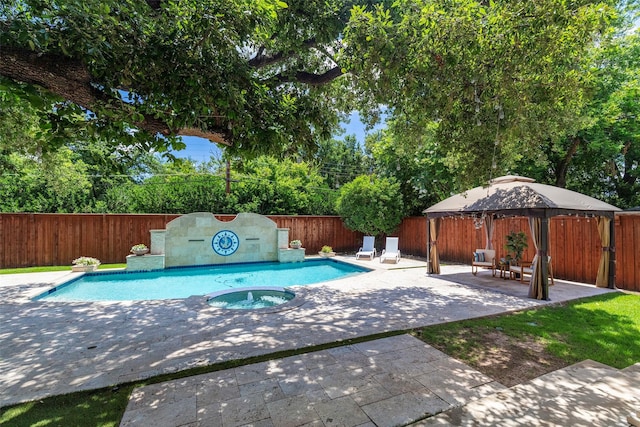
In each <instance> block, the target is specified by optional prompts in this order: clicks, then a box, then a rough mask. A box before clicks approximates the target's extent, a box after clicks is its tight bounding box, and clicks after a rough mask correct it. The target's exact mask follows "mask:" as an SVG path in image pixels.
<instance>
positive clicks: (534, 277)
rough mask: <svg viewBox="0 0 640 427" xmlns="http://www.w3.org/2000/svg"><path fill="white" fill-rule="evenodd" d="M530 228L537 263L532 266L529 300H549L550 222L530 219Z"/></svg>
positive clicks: (542, 219) (541, 219)
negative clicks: (548, 248) (548, 254)
mask: <svg viewBox="0 0 640 427" xmlns="http://www.w3.org/2000/svg"><path fill="white" fill-rule="evenodd" d="M529 228H530V230H531V240H533V246H534V247H535V248H536V254H537V257H536V260H537V261H536V262H535V263H534V264H533V265H532V266H531V269H532V270H533V272H532V273H533V274H531V281H530V282H529V298H535V299H540V300H542V299H544V300H546V299H548V297H549V284H548V283H547V280H548V277H549V270H548V263H547V245H548V243H547V242H548V236H549V220H548V219H547V218H531V217H530V218H529Z"/></svg>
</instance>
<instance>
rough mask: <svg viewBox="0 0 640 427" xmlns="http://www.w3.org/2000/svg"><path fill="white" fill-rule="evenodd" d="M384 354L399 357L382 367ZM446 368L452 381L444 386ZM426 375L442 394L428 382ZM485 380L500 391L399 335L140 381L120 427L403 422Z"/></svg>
mask: <svg viewBox="0 0 640 427" xmlns="http://www.w3.org/2000/svg"><path fill="white" fill-rule="evenodd" d="M381 360H384V361H388V362H391V361H392V360H393V361H395V362H397V363H384V364H382V365H381V364H380V363H379V362H380V361H381ZM354 361H357V363H356V366H355V367H354V365H353V363H354ZM419 364H422V365H425V366H424V367H423V368H422V369H418V371H419V372H423V374H422V376H421V378H422V380H419V379H417V378H416V377H415V376H414V375H412V374H411V373H410V372H407V371H406V367H407V366H409V365H411V366H414V367H416V368H417V367H418V365H419ZM451 370H455V374H454V377H453V380H452V381H451V382H450V383H448V384H447V387H446V388H443V387H441V385H442V384H443V382H444V381H443V380H442V378H446V377H447V372H449V371H451ZM426 372H430V374H429V373H426ZM430 375H431V376H433V377H434V378H437V380H436V381H434V382H433V384H435V385H436V387H439V388H441V389H442V392H443V396H441V395H440V391H435V390H434V389H431V388H430V387H429V386H428V385H426V383H428V381H425V378H426V377H428V376H430ZM485 384H491V387H492V390H494V391H497V390H500V389H504V387H502V386H500V385H499V384H497V383H495V382H493V380H492V379H491V378H488V377H486V376H484V375H482V374H480V373H479V372H477V371H475V370H473V369H471V368H469V367H468V366H466V365H464V364H463V363H461V362H459V361H457V360H454V359H451V358H450V357H448V356H446V355H445V354H443V353H441V352H439V351H437V350H435V349H433V348H432V347H431V346H429V345H426V344H424V343H423V342H422V341H420V340H418V339H416V338H413V337H411V336H409V335H399V336H394V337H388V338H383V339H379V340H374V341H370V342H366V343H361V344H354V345H346V346H343V347H338V348H333V349H329V350H322V351H318V352H313V353H308V354H304V355H301V356H292V357H287V358H284V359H278V360H273V361H269V362H261V363H255V364H252V365H247V366H241V367H238V368H234V369H229V370H227V371H223V372H219V373H215V374H206V375H201V376H194V377H189V378H187V379H183V380H175V381H169V382H166V383H163V384H156V385H152V386H148V387H142V388H140V389H137V390H136V391H135V392H134V393H133V394H132V397H131V400H130V403H129V406H128V408H127V411H126V413H125V415H124V418H123V419H122V426H127V427H130V426H142V425H164V426H179V425H182V424H187V423H193V422H200V423H202V424H205V421H204V420H205V419H207V420H209V421H208V422H207V423H206V424H207V425H223V426H242V425H245V424H253V423H262V424H264V425H274V426H278V427H280V426H283V427H284V426H301V425H318V426H361V425H367V424H369V425H377V426H394V425H404V424H406V423H409V422H412V421H416V420H419V419H421V418H423V417H425V416H427V415H433V414H436V413H439V412H442V411H443V410H445V409H448V408H450V407H451V406H452V404H451V403H450V402H448V401H447V399H449V396H450V395H452V394H453V395H456V396H458V398H459V400H458V402H457V403H460V402H462V401H463V400H462V399H461V398H460V396H465V398H464V401H469V400H473V399H475V398H478V397H482V396H484V395H485V394H486V391H485V390H483V389H482V387H481V386H483V385H485ZM212 386H213V387H212ZM436 387H434V388H436ZM212 388H213V390H212ZM205 389H206V390H209V392H208V393H205V392H204V390H205ZM222 389H224V390H225V392H221V390H222ZM196 390H197V392H196ZM181 391H182V393H181ZM229 391H230V392H229ZM227 392H229V393H227ZM238 393H239V394H240V396H239V397H238ZM196 394H197V407H194V405H193V401H194V399H195V398H196ZM177 404H182V406H180V408H179V410H175V411H173V412H172V413H171V414H170V415H168V414H167V413H166V412H167V411H166V410H164V409H162V410H160V409H159V406H174V407H176V408H177V406H176V405H177ZM216 412H217V413H216ZM194 418H195V419H194ZM216 420H218V421H219V422H220V423H221V424H215V422H216Z"/></svg>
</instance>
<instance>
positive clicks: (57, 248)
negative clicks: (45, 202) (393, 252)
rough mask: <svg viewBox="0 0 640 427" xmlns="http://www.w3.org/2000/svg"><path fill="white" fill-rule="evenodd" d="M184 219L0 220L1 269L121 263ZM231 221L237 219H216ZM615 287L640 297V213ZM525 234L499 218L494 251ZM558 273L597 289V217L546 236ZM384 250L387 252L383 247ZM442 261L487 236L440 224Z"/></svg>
mask: <svg viewBox="0 0 640 427" xmlns="http://www.w3.org/2000/svg"><path fill="white" fill-rule="evenodd" d="M178 216H179V215H161V214H23V213H20V214H9V213H2V214H0V268H11V267H29V266H38V265H40V266H44V265H70V264H71V261H72V260H73V259H74V258H77V257H79V256H82V255H85V256H93V257H96V258H98V259H100V260H101V261H102V262H103V263H120V262H124V261H125V259H126V256H127V255H129V249H130V248H131V246H132V245H134V244H136V243H145V244H147V245H149V244H150V236H149V230H153V229H164V228H165V226H166V224H167V223H168V222H169V221H171V220H172V219H174V218H177V217H178ZM216 217H217V218H219V219H220V220H223V221H224V220H231V219H233V218H235V215H216ZM269 218H271V219H272V220H273V221H275V222H276V224H277V225H278V227H281V228H288V229H289V239H290V240H293V239H299V240H301V241H302V242H303V245H304V246H305V248H306V249H307V254H313V253H316V252H317V251H319V250H320V248H321V247H322V246H324V245H329V246H332V247H333V249H334V250H335V251H337V252H355V251H356V250H357V249H358V248H359V247H360V246H361V245H362V233H357V232H354V231H351V230H349V229H347V228H346V227H345V226H344V223H343V222H342V219H341V218H340V217H337V216H281V215H274V216H269ZM615 227H616V258H617V274H616V285H617V286H618V287H620V288H622V289H628V290H634V291H640V267H639V264H640V214H621V215H616V219H615ZM520 230H523V231H525V232H526V233H527V236H528V238H529V244H530V245H531V246H530V247H529V248H528V249H527V250H526V251H525V254H524V259H525V260H531V259H532V258H533V255H534V254H535V251H534V248H533V244H532V241H531V237H530V233H529V226H528V222H527V219H526V218H502V219H498V220H496V226H495V233H494V237H493V246H494V248H495V249H496V252H497V256H498V257H504V256H506V251H505V250H504V236H505V235H507V234H508V233H509V232H510V231H520ZM394 235H397V236H398V237H399V244H400V250H401V251H402V253H403V254H407V255H415V256H423V257H424V256H426V255H427V227H426V219H425V218H424V217H411V218H405V219H404V220H403V222H402V224H401V225H400V227H399V228H398V230H397V233H394ZM549 244H550V250H549V253H550V255H551V256H552V263H553V273H554V276H555V277H557V278H562V279H567V280H573V281H578V282H584V283H594V282H595V277H596V273H597V271H598V263H599V260H600V255H601V251H602V248H601V246H602V245H601V243H600V237H599V236H598V232H597V228H596V221H595V219H593V218H591V219H586V218H577V217H555V218H552V219H551V234H550V236H549ZM378 246H379V249H382V247H381V246H384V244H383V243H382V242H378ZM437 247H438V251H439V253H440V258H441V260H443V261H448V262H460V263H465V264H469V263H470V260H471V253H472V252H473V251H474V250H475V249H476V248H484V247H485V238H484V230H483V229H476V228H475V227H474V224H473V220H471V219H468V218H467V219H461V218H457V219H456V218H443V219H442V226H441V228H440V236H439V238H438V243H437Z"/></svg>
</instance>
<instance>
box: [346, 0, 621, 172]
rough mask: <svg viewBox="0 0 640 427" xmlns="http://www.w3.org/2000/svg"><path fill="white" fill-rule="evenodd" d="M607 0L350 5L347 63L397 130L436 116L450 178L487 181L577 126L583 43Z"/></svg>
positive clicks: (604, 29) (600, 26)
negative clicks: (400, 124) (398, 123)
mask: <svg viewBox="0 0 640 427" xmlns="http://www.w3.org/2000/svg"><path fill="white" fill-rule="evenodd" d="M615 6H616V4H615V2H599V1H586V0H583V1H571V2H567V1H563V0H541V1H529V0H508V1H507V0H495V1H475V0H454V1H438V0H436V1H427V0H419V1H413V0H411V1H410V0H399V1H397V2H395V3H394V5H393V7H391V8H384V7H382V6H377V7H376V8H373V9H372V8H369V9H365V8H361V7H356V8H354V10H353V12H352V18H351V20H350V23H349V26H348V28H347V31H346V40H347V41H348V42H349V43H348V45H347V47H346V49H345V53H346V58H347V59H346V61H347V63H348V66H347V69H348V70H349V71H351V72H352V73H354V74H355V75H357V76H358V77H359V82H360V84H361V85H360V89H361V90H362V91H365V92H367V93H368V94H369V95H370V96H369V99H373V100H374V101H373V103H374V104H380V103H382V104H386V105H388V106H389V107H390V114H391V115H392V116H396V117H401V118H402V119H403V120H404V121H405V132H414V133H416V134H420V133H421V132H423V129H425V128H428V127H429V125H430V123H436V124H437V129H436V135H435V139H436V141H437V143H438V144H439V146H440V147H441V149H442V150H443V151H444V152H445V153H446V161H447V163H448V165H449V167H450V168H452V169H453V170H455V171H456V172H457V173H458V175H459V177H460V178H461V180H463V181H466V182H475V183H477V182H479V181H487V180H488V179H489V178H490V177H491V175H493V176H496V175H497V174H499V173H500V172H504V171H508V170H509V168H511V167H512V166H513V165H514V164H515V162H516V161H517V160H518V159H520V158H522V156H529V157H533V156H534V153H535V152H536V151H537V150H539V147H540V144H544V143H549V142H550V141H554V140H557V139H558V138H561V137H563V136H564V135H565V134H567V133H569V134H571V133H575V132H576V131H577V129H580V128H581V126H582V125H583V124H584V123H583V111H584V108H585V103H586V100H587V99H588V96H589V91H590V88H591V87H590V79H591V74H590V71H589V67H588V66H589V65H590V51H591V49H593V48H594V46H596V45H597V44H598V43H600V42H601V41H602V40H605V39H606V38H607V37H608V36H609V31H610V29H611V28H612V23H613V22H614V20H615V19H617V10H616V8H615ZM356 53H357V54H356ZM365 98H366V97H363V99H365ZM371 103H372V101H370V100H369V101H368V102H367V105H369V106H370V105H371ZM411 139H413V140H416V139H417V138H411ZM493 169H495V171H494V170H493Z"/></svg>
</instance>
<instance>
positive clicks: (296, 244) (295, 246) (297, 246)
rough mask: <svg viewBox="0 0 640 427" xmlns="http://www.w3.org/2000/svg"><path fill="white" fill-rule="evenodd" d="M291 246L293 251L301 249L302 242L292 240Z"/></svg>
mask: <svg viewBox="0 0 640 427" xmlns="http://www.w3.org/2000/svg"><path fill="white" fill-rule="evenodd" d="M289 246H291V249H300V248H301V247H302V242H301V241H300V240H298V239H296V240H292V241H290V242H289Z"/></svg>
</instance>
